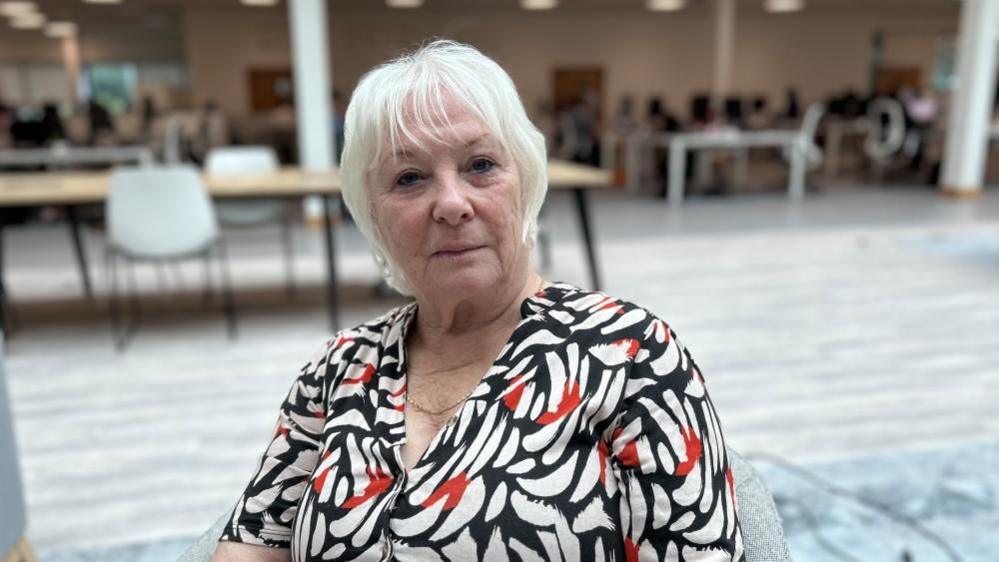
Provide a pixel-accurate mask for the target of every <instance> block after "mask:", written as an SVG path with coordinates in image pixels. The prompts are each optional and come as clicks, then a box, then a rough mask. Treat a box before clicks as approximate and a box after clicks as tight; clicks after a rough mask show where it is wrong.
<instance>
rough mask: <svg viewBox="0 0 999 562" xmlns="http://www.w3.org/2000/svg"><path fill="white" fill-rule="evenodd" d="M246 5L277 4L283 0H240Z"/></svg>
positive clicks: (262, 5)
mask: <svg viewBox="0 0 999 562" xmlns="http://www.w3.org/2000/svg"><path fill="white" fill-rule="evenodd" d="M239 1H240V2H242V3H243V5H244V6H254V7H266V6H277V5H278V2H280V1H281V0H239Z"/></svg>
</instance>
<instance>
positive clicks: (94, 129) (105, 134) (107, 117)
mask: <svg viewBox="0 0 999 562" xmlns="http://www.w3.org/2000/svg"><path fill="white" fill-rule="evenodd" d="M87 119H88V121H89V122H90V138H89V139H88V141H87V144H89V145H90V146H97V145H99V144H110V143H111V142H112V141H113V138H114V136H115V130H114V123H113V122H112V121H111V114H110V113H109V112H108V110H107V109H106V108H105V107H104V106H103V105H102V104H101V103H100V102H98V101H97V100H93V99H92V100H90V101H89V102H88V103H87Z"/></svg>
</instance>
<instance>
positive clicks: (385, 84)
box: [340, 40, 548, 295]
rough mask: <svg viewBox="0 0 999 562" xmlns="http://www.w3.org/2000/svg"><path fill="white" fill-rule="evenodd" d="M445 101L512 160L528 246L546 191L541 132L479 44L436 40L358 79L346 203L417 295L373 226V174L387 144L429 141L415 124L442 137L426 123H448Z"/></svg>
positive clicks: (395, 279)
mask: <svg viewBox="0 0 999 562" xmlns="http://www.w3.org/2000/svg"><path fill="white" fill-rule="evenodd" d="M447 100H453V101H456V102H457V103H459V104H461V105H463V106H464V107H465V108H466V109H467V110H469V111H470V112H471V113H472V114H473V115H475V116H476V117H477V118H478V119H479V120H481V122H482V124H483V125H484V126H485V127H486V128H487V129H489V132H490V133H491V134H492V135H493V136H494V137H495V138H496V139H497V141H498V142H499V144H500V146H501V147H502V149H503V150H504V151H505V152H506V154H507V157H508V158H510V159H511V161H512V162H513V164H514V166H515V168H516V170H517V172H518V174H519V177H520V186H521V192H522V193H521V197H522V208H523V209H522V211H523V216H522V220H523V224H524V229H523V238H522V240H523V242H525V243H526V244H528V245H529V246H530V247H533V245H534V242H535V239H536V237H537V232H538V213H539V212H540V211H541V205H542V204H543V203H544V200H545V194H546V192H547V191H548V163H547V155H546V153H545V138H544V135H542V134H541V132H540V131H538V129H537V127H535V126H534V124H533V123H532V122H531V120H530V118H528V116H527V112H526V111H525V110H524V104H523V103H522V102H521V99H520V95H519V94H518V93H517V88H516V86H514V84H513V80H511V79H510V76H509V75H508V74H507V73H506V72H505V71H504V70H503V69H502V68H501V67H500V66H499V65H498V64H496V62H495V61H493V60H492V59H490V58H489V57H487V56H485V55H483V54H482V53H481V52H479V51H478V50H477V49H475V48H474V47H471V46H468V45H463V44H461V43H457V42H454V41H446V40H435V41H432V42H429V43H427V44H425V45H423V46H421V47H420V48H418V49H417V50H416V51H414V52H412V53H408V54H404V55H402V56H400V57H399V58H396V59H394V60H391V61H389V62H387V63H385V64H383V65H381V66H378V67H376V68H374V69H373V70H371V71H369V72H368V73H367V74H365V75H364V76H363V77H362V78H361V81H360V82H359V83H358V84H357V88H356V89H355V90H354V93H353V95H352V96H351V101H350V105H349V106H348V107H347V113H346V116H345V123H344V146H343V155H342V157H341V161H340V164H341V166H340V167H341V180H342V191H343V200H344V202H345V203H346V204H347V208H348V209H350V214H351V215H352V216H353V217H354V222H356V223H357V226H358V228H359V229H360V230H361V232H362V233H363V234H364V235H365V237H367V239H368V241H369V242H370V243H371V244H372V246H374V250H375V259H376V260H377V261H378V264H379V265H380V266H381V268H382V274H383V275H384V276H385V280H386V281H387V282H388V284H389V285H390V286H392V287H393V288H394V289H396V290H397V291H399V292H401V293H403V294H406V295H412V294H413V289H412V287H411V286H410V284H409V283H408V282H407V281H406V279H405V276H404V275H403V273H402V271H400V270H399V268H398V266H397V264H396V263H395V262H394V260H393V259H392V256H391V255H389V253H388V251H387V248H386V246H385V243H384V241H383V240H381V237H380V235H379V233H378V229H377V228H376V227H375V223H374V216H373V209H372V207H371V199H370V197H369V195H370V194H369V191H368V179H369V177H370V172H371V171H372V170H373V169H374V168H375V167H376V166H377V165H378V164H379V163H380V162H381V160H382V157H383V149H384V147H385V146H386V144H388V146H389V150H388V154H394V153H395V152H396V151H397V150H398V149H399V144H400V142H402V141H407V142H409V143H412V144H414V145H415V146H417V147H423V146H424V144H423V142H422V141H421V139H420V138H419V136H418V135H417V134H415V133H414V128H415V130H416V131H419V133H420V134H421V135H423V136H424V137H425V136H426V135H432V136H430V140H431V141H433V142H442V141H443V139H442V138H441V135H440V134H439V133H435V128H434V127H432V126H429V125H432V124H434V123H441V122H443V123H449V121H448V116H447V113H446V111H445V103H446V101H447ZM410 125H412V126H413V128H411V126H410ZM386 141H388V142H387V143H386Z"/></svg>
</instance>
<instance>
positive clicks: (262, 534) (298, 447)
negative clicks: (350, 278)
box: [216, 340, 335, 561]
mask: <svg viewBox="0 0 999 562" xmlns="http://www.w3.org/2000/svg"><path fill="white" fill-rule="evenodd" d="M332 341H333V340H330V341H328V342H327V343H326V345H324V346H323V348H322V349H321V350H320V352H319V353H318V354H317V355H316V357H315V358H314V359H313V360H312V361H311V362H309V363H308V364H307V365H306V366H305V367H303V368H302V370H301V372H300V374H299V376H298V378H297V379H295V382H294V383H293V384H292V385H291V390H290V391H289V392H288V396H287V398H285V400H284V402H283V403H282V404H281V408H280V410H279V412H278V420H277V424H276V426H277V427H276V428H275V430H274V436H273V437H272V438H271V442H270V444H269V445H268V447H267V449H266V450H265V451H264V454H263V456H262V457H261V459H260V463H259V465H258V468H257V471H256V472H255V473H254V475H253V476H252V477H251V478H250V482H249V484H248V485H247V486H246V489H245V490H244V491H243V494H242V496H241V497H240V498H239V500H238V501H237V502H236V507H235V508H234V510H233V513H232V515H231V516H230V518H229V521H228V522H227V523H226V525H225V527H223V529H222V536H221V537H220V539H219V540H220V542H221V543H227V542H229V543H234V544H232V545H230V546H226V545H225V544H223V545H221V546H220V547H219V550H218V551H217V553H216V558H218V559H220V560H243V559H246V560H267V561H269V560H289V559H290V554H289V552H290V551H289V549H290V547H291V538H292V531H291V530H292V526H293V525H294V520H295V516H296V514H297V512H298V503H299V500H300V499H301V497H302V495H303V493H304V491H305V488H306V482H307V481H308V479H309V478H310V477H311V475H312V472H313V470H314V469H315V467H316V463H317V461H318V459H319V450H320V448H321V443H320V441H321V440H322V432H323V427H324V425H325V422H326V403H325V399H324V392H323V389H324V387H325V374H326V370H327V365H328V364H329V362H330V361H334V362H335V358H334V355H335V350H334V349H332V347H334V346H331V342H332ZM244 545H245V547H244ZM250 546H256V548H249V547H250ZM275 552H280V553H283V554H280V555H279V556H280V557H278V558H272V556H277V555H276V554H275ZM220 556H227V557H223V558H219V557H220Z"/></svg>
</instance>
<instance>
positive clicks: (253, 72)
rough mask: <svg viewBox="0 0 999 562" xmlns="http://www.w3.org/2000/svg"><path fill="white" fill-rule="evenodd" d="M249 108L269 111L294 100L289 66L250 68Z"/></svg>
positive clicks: (290, 103) (289, 103) (256, 110)
mask: <svg viewBox="0 0 999 562" xmlns="http://www.w3.org/2000/svg"><path fill="white" fill-rule="evenodd" d="M248 75H249V81H250V110H251V111H253V112H258V111H269V110H271V109H274V108H276V107H281V106H283V105H293V104H294V101H295V96H294V89H293V84H294V83H293V82H292V79H291V69H290V68H251V69H250V70H249V71H248Z"/></svg>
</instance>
